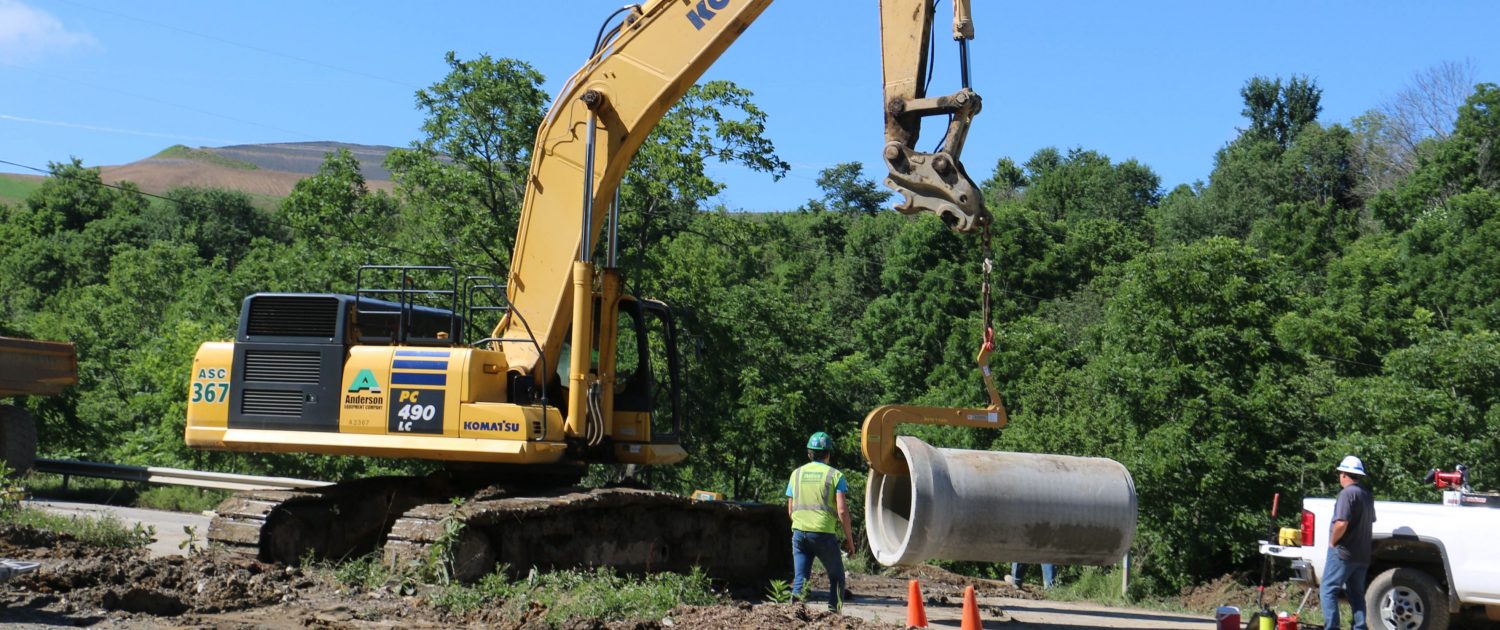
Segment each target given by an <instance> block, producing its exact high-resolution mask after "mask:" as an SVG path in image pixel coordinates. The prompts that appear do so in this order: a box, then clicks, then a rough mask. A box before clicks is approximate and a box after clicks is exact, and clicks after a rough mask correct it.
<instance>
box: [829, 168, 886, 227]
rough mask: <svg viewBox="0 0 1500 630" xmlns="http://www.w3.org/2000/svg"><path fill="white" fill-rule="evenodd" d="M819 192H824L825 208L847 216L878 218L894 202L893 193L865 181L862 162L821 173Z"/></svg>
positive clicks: (872, 182)
mask: <svg viewBox="0 0 1500 630" xmlns="http://www.w3.org/2000/svg"><path fill="white" fill-rule="evenodd" d="M818 188H820V189H822V191H823V204H824V205H825V206H826V207H827V208H828V209H830V210H833V211H834V212H843V213H846V214H866V215H872V214H875V213H876V212H879V211H880V209H881V207H883V206H884V205H885V203H886V201H888V200H890V198H891V192H890V191H888V190H885V189H882V188H881V187H880V185H879V184H877V183H875V181H874V180H872V179H869V178H868V177H865V174H864V165H863V164H861V163H859V162H844V163H841V164H835V165H833V166H830V167H828V168H825V169H823V170H822V171H821V172H820V173H818Z"/></svg>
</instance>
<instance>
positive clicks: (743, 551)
mask: <svg viewBox="0 0 1500 630" xmlns="http://www.w3.org/2000/svg"><path fill="white" fill-rule="evenodd" d="M442 490H443V488H442V487H441V484H435V483H433V482H432V481H431V480H428V479H421V478H383V479H364V480H359V481H354V482H349V483H345V484H336V485H333V486H328V487H326V488H320V489H317V490H298V491H261V492H243V493H239V494H237V495H235V496H233V497H231V498H229V499H227V500H225V501H224V503H222V504H221V505H220V506H219V510H218V512H219V514H218V516H216V517H215V518H214V520H213V521H212V522H211V523H210V525H209V536H208V537H209V540H210V541H211V542H215V543H219V544H221V545H223V546H225V547H228V548H230V549H234V550H239V551H240V552H242V553H247V554H253V555H255V556H257V557H258V558H260V559H261V560H264V561H268V562H282V563H295V562H299V561H301V560H302V559H304V558H306V557H309V556H311V557H314V558H334V559H336V558H344V557H355V556H359V555H364V554H367V553H370V552H371V551H374V550H375V549H377V548H380V547H382V546H383V556H384V558H385V559H386V561H387V563H388V564H389V565H390V566H397V565H399V564H402V563H422V562H426V561H428V559H429V558H430V557H433V556H432V551H433V550H434V549H437V550H441V551H443V552H444V553H442V554H441V557H442V559H443V560H444V561H445V562H451V564H450V566H449V570H450V572H451V573H450V575H452V576H453V577H454V578H455V579H458V580H460V581H472V580H476V579H478V578H480V577H482V576H484V575H486V574H488V573H491V572H493V571H494V570H495V569H496V568H497V567H502V566H503V567H506V568H507V569H508V570H509V571H511V572H512V573H513V574H520V573H524V572H526V571H529V570H531V569H533V568H536V569H540V570H553V569H567V568H583V567H612V568H614V569H616V570H618V571H621V572H627V573H651V572H664V571H671V572H684V573H685V572H688V571H691V570H693V569H694V568H698V569H701V570H702V571H704V572H705V573H706V574H707V575H708V576H709V577H711V578H714V579H719V580H723V581H726V582H732V583H749V582H758V581H761V580H765V579H772V578H781V577H786V575H787V573H788V571H789V567H790V563H789V558H790V557H791V534H790V532H791V530H790V522H789V521H788V519H787V515H786V510H785V508H784V507H783V506H774V505H760V504H742V503H732V502H724V501H694V500H692V499H688V498H686V497H681V496H677V495H674V494H669V493H664V492H656V491H651V490H641V489H635V488H595V489H581V488H576V487H564V488H541V489H538V488H526V489H524V490H519V489H508V488H503V487H501V488H493V487H492V488H487V489H486V490H484V491H482V492H478V493H466V494H463V495H457V496H455V495H454V494H453V493H451V492H443V491H442Z"/></svg>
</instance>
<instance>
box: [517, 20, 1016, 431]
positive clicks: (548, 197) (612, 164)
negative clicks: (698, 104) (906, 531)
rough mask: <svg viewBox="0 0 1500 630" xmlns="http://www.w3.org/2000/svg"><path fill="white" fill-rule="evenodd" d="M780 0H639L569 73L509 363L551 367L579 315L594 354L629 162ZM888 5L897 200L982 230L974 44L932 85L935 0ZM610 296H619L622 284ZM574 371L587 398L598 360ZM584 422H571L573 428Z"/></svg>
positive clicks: (556, 111)
mask: <svg viewBox="0 0 1500 630" xmlns="http://www.w3.org/2000/svg"><path fill="white" fill-rule="evenodd" d="M770 3H771V2H770V0H696V1H694V0H655V1H653V2H647V3H645V4H643V5H637V6H635V7H631V8H630V9H629V10H628V13H627V14H626V16H625V18H624V21H623V23H622V24H621V25H620V26H619V27H618V28H617V29H616V30H615V31H613V32H612V33H611V34H610V35H609V36H608V37H606V38H605V39H604V40H603V41H602V42H601V43H600V46H599V48H598V49H597V50H596V51H594V54H593V56H592V57H591V58H590V59H589V61H588V63H587V64H585V65H584V66H583V68H582V69H580V70H579V71H578V72H577V73H576V74H575V75H573V77H572V78H571V79H569V80H568V82H567V83H566V84H565V86H564V87H563V89H562V90H561V92H560V93H559V95H558V97H557V100H556V101H555V102H554V104H553V107H552V109H551V110H550V111H549V112H548V114H547V116H546V118H545V119H544V120H543V122H542V125H541V127H540V129H539V130H538V132H537V138H536V145H535V148H534V150H533V154H532V165H531V171H530V175H529V177H530V181H529V182H528V186H527V192H526V198H525V201H524V203H523V206H522V210H521V218H520V226H519V230H518V232H517V235H516V242H515V250H514V252H513V256H512V260H513V262H512V267H511V271H510V275H509V282H508V283H507V286H508V288H507V297H508V298H509V302H510V304H511V313H510V314H508V315H507V316H506V317H505V318H504V319H503V320H502V321H501V322H500V323H499V324H498V325H497V326H496V328H495V330H494V332H493V334H492V337H494V338H496V339H507V340H516V339H524V340H528V341H527V342H506V343H503V344H501V345H502V346H503V349H504V352H505V354H506V360H507V363H508V364H509V370H510V371H512V372H514V373H518V374H529V375H535V376H536V377H538V378H543V379H544V378H546V377H547V375H546V372H547V370H548V368H547V367H546V366H556V365H557V364H558V362H559V360H560V359H561V353H562V349H563V346H564V343H565V342H566V341H568V339H567V331H568V329H569V327H570V326H571V327H572V328H573V330H574V331H577V332H576V333H575V337H577V339H575V340H573V343H572V351H573V352H574V353H575V354H576V355H577V356H574V357H570V365H572V366H587V365H589V363H590V362H591V359H592V357H591V356H590V355H589V354H588V352H589V346H590V345H591V344H590V343H589V340H590V337H586V336H583V333H584V332H586V331H590V330H592V329H593V321H592V316H593V306H592V304H590V303H589V301H588V300H584V299H581V298H582V297H586V296H587V294H588V293H589V291H590V289H591V287H593V286H594V263H593V260H592V258H593V253H594V251H595V248H596V243H597V239H598V237H599V233H600V231H601V230H602V227H603V225H604V223H605V220H606V213H605V212H602V211H600V210H602V209H605V208H609V207H610V206H611V201H612V200H613V199H614V197H615V191H616V189H617V188H618V187H619V184H620V181H621V179H622V178H623V177H624V174H625V169H626V168H627V167H628V166H629V164H630V161H631V158H632V157H633V156H634V155H635V152H636V150H637V149H639V148H640V146H641V144H642V143H643V142H644V141H645V139H646V137H647V136H648V135H649V134H650V133H651V131H652V129H653V128H654V127H655V126H656V123H657V122H658V121H660V120H661V118H662V116H664V115H665V114H666V112H667V110H668V109H670V108H671V107H672V106H673V105H674V104H675V103H677V102H678V100H680V99H681V98H682V96H683V94H685V93H686V91H687V90H688V88H689V87H690V86H692V85H693V83H694V82H696V81H697V80H698V78H699V77H700V76H702V74H703V72H704V71H705V70H707V69H708V67H709V66H710V65H712V64H713V63H714V62H715V61H716V60H717V59H718V58H719V56H720V55H721V54H722V53H723V52H724V50H725V49H727V48H728V47H729V46H730V44H731V43H733V42H734V40H735V39H736V38H737V37H738V36H739V35H740V33H742V32H744V30H745V29H746V28H747V27H749V25H750V24H751V23H752V22H754V21H755V19H756V18H757V17H759V16H760V15H761V13H762V11H764V10H765V9H766V7H767V6H768V5H770ZM954 7H955V12H954V23H953V35H954V38H955V39H957V40H958V41H959V42H960V43H961V44H964V50H965V51H966V50H967V46H966V43H967V41H968V40H969V39H970V38H972V37H973V32H974V31H973V25H972V21H971V19H970V17H969V2H968V0H955V2H954ZM880 12H881V37H882V51H883V58H884V83H885V101H884V110H885V138H886V145H885V150H884V161H885V163H886V165H887V167H888V168H889V176H888V177H887V179H886V185H887V186H889V187H891V188H892V189H894V190H895V191H896V192H898V193H900V195H901V196H902V201H901V202H900V203H899V204H898V205H897V210H899V211H901V212H904V213H908V214H911V213H918V212H928V213H932V214H936V215H938V216H939V217H941V218H942V219H943V221H944V222H945V223H946V224H947V225H948V226H949V227H951V228H952V229H955V230H959V231H972V230H976V229H978V228H979V227H981V226H983V225H985V224H987V223H988V221H989V215H988V213H987V212H986V211H985V209H984V201H983V198H982V197H981V195H980V193H979V190H978V187H977V186H975V185H974V182H973V180H972V179H970V178H969V176H968V174H967V173H966V172H965V171H964V168H963V164H962V162H961V161H960V159H959V158H960V154H961V152H962V150H963V144H964V139H965V137H966V135H967V133H968V129H969V124H970V122H971V121H972V120H973V117H974V115H976V114H978V113H979V109H980V99H979V96H978V95H977V94H975V93H974V92H973V90H971V89H969V87H968V85H967V83H968V81H967V75H968V73H967V54H966V52H965V54H964V57H963V58H964V79H965V81H964V83H965V85H964V87H963V88H962V89H961V90H959V91H958V92H956V93H954V94H952V95H948V96H941V97H937V98H931V97H928V96H927V93H926V89H927V84H928V76H927V72H928V67H929V61H930V58H929V55H930V50H931V43H932V31H933V24H934V3H933V2H931V1H930V0H882V1H881V2H880ZM929 116H947V117H948V118H949V124H948V129H947V134H946V137H945V139H944V141H943V142H942V143H941V145H940V146H939V147H938V148H937V150H936V151H934V152H931V153H924V152H921V151H918V150H917V148H916V142H917V138H918V136H919V133H920V126H921V121H922V119H923V118H926V117H929ZM611 284H612V281H611V280H609V278H608V274H605V279H604V280H602V281H601V285H602V286H603V287H604V290H605V291H606V292H608V291H611V290H613V291H617V290H618V289H617V286H616V287H613V288H612V287H611ZM580 294H581V295H580ZM616 295H617V294H616ZM575 296H577V298H579V299H575ZM604 297H605V302H606V303H607V302H608V301H609V299H611V298H613V297H614V296H611V295H605V296H604ZM601 315H602V314H601ZM602 321H603V322H604V323H606V325H607V322H608V321H609V320H608V319H604V320H602ZM531 340H534V343H532V342H531ZM601 358H602V357H601ZM603 363H604V362H603V361H602V360H601V364H603ZM600 369H601V371H607V369H608V366H607V365H601V368H600ZM574 372H575V375H574V377H573V378H572V379H571V382H569V383H568V386H569V388H570V396H571V397H572V398H574V399H576V400H575V401H573V402H575V403H577V402H583V399H581V398H579V397H580V396H582V395H583V394H582V393H581V392H582V391H584V390H585V389H587V387H588V385H589V383H588V382H587V381H588V380H589V379H590V378H591V377H589V376H588V375H587V374H586V372H587V370H586V369H575V370H574ZM599 376H600V377H607V376H609V375H608V374H604V373H602V372H601V374H599ZM580 406H581V405H578V404H575V405H573V407H571V408H572V409H578V408H580ZM606 415H607V414H606ZM579 422H581V420H579V421H570V422H569V426H570V430H571V429H578V428H579V427H580V425H579Z"/></svg>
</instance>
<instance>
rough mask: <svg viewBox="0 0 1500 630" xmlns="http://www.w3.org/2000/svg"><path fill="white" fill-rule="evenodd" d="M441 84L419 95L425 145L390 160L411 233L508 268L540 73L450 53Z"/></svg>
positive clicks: (540, 105)
mask: <svg viewBox="0 0 1500 630" xmlns="http://www.w3.org/2000/svg"><path fill="white" fill-rule="evenodd" d="M446 61H447V63H448V67H449V72H448V75H447V76H445V77H444V78H443V80H442V81H439V82H437V83H434V84H433V85H431V86H430V87H428V88H425V89H422V90H418V91H417V96H416V98H417V108H418V109H419V110H421V111H422V112H424V114H425V115H426V120H425V121H424V122H423V123H422V132H423V133H424V134H425V137H423V138H422V139H421V140H418V141H415V142H413V143H412V145H411V148H409V149H401V150H396V151H392V152H391V154H390V155H389V156H388V157H387V158H386V167H387V168H389V169H390V170H391V174H392V176H393V177H394V178H395V180H396V183H397V190H398V192H399V194H400V196H401V197H402V198H403V199H404V200H405V201H406V202H407V203H408V204H411V205H412V206H413V212H414V213H416V214H418V215H419V219H418V222H417V224H416V225H414V226H413V227H415V228H419V229H425V230H429V231H430V233H431V234H435V235H443V238H446V239H451V242H450V243H449V245H450V246H451V249H452V250H453V251H454V252H455V255H456V256H457V257H459V258H460V259H461V260H466V261H469V262H470V264H473V265H476V266H481V263H482V266H483V267H485V268H497V269H504V268H506V267H508V266H509V262H510V250H509V247H507V246H506V245H505V244H506V243H508V242H509V241H510V239H511V236H512V235H514V234H515V233H516V226H517V224H518V221H519V218H520V208H521V201H522V199H523V198H524V196H525V191H526V173H527V170H528V169H529V168H530V166H531V148H532V147H531V145H532V141H533V140H534V139H535V136H536V129H537V126H538V125H539V124H540V123H541V120H542V115H543V113H544V110H545V108H546V106H547V100H548V99H547V95H546V93H544V92H543V91H542V89H541V85H542V75H541V73H539V72H537V71H536V70H535V69H533V68H532V67H531V65H530V64H527V63H526V62H523V61H519V60H515V59H493V58H491V57H490V56H489V55H480V56H479V58H477V59H474V60H469V61H465V60H460V59H458V57H457V56H456V55H455V54H454V53H452V52H449V53H448V54H447V56H446Z"/></svg>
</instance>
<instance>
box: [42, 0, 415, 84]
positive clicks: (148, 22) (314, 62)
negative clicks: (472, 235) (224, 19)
mask: <svg viewBox="0 0 1500 630" xmlns="http://www.w3.org/2000/svg"><path fill="white" fill-rule="evenodd" d="M57 1H58V2H62V3H63V4H71V5H73V6H75V7H79V8H83V9H88V10H90V11H96V12H99V13H103V14H106V15H113V16H115V17H118V18H123V19H126V20H131V21H133V22H139V23H141V24H146V25H149V26H154V27H156V28H161V29H166V30H169V31H175V32H178V33H182V34H184V35H192V36H193V37H200V38H203V39H206V40H209V41H214V42H218V43H220V44H226V45H229V46H235V47H238V48H244V49H246V50H252V51H255V52H258V53H261V54H265V55H271V56H273V57H281V58H282V59H290V60H292V61H296V62H300V63H305V64H308V65H312V66H317V67H319V68H324V69H328V70H337V71H339V72H343V73H347V74H352V75H355V76H360V77H364V78H366V79H373V80H375V81H381V82H384V83H389V84H391V85H395V86H398V87H404V88H410V89H416V86H413V85H410V84H407V83H404V82H402V81H397V80H395V79H392V78H390V77H384V76H380V75H376V74H370V73H368V72H363V71H360V70H354V69H352V68H345V67H343V66H336V65H333V64H330V63H325V62H322V61H318V60H316V59H308V58H306V57H298V56H296V55H289V54H287V53H284V52H280V51H276V50H271V49H269V48H261V47H260V46H255V45H253V44H246V43H244V42H237V41H234V40H232V39H226V38H223V37H219V36H217V35H209V34H207V33H199V32H197V31H191V30H188V29H185V28H178V27H176V26H170V25H167V24H162V23H160V22H152V21H151V20H146V19H142V18H138V17H135V16H133V15H126V14H124V13H119V12H117V11H110V10H108V9H101V8H99V7H93V6H89V5H86V4H82V3H78V2H71V1H70V0H57Z"/></svg>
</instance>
